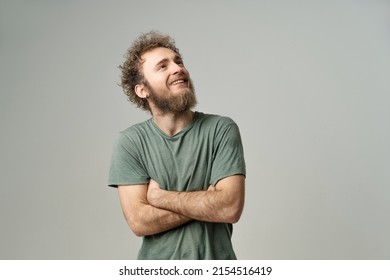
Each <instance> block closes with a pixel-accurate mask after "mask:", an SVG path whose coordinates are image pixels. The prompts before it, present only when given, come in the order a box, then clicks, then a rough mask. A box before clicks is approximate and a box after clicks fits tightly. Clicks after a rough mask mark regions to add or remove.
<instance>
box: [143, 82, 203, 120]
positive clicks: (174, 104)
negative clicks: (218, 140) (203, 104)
mask: <svg viewBox="0 0 390 280" xmlns="http://www.w3.org/2000/svg"><path fill="white" fill-rule="evenodd" d="M145 86H146V87H147V88H148V90H149V100H150V101H151V102H153V103H154V105H155V106H156V107H157V109H158V110H159V111H160V112H161V113H182V112H185V111H187V110H190V109H192V108H194V107H195V105H196V104H197V100H196V96H195V89H194V86H193V84H192V81H191V80H190V81H189V87H188V88H186V89H183V90H182V92H181V93H180V94H178V95H175V96H168V97H163V96H159V94H157V93H156V91H155V90H154V89H153V88H152V87H151V86H150V85H149V83H147V82H146V83H145Z"/></svg>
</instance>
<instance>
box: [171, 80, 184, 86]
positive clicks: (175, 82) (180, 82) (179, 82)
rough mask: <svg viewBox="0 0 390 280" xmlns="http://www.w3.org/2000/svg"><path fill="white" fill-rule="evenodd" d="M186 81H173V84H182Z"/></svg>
mask: <svg viewBox="0 0 390 280" xmlns="http://www.w3.org/2000/svg"><path fill="white" fill-rule="evenodd" d="M182 83H184V80H177V81H174V82H173V83H172V85H177V84H182Z"/></svg>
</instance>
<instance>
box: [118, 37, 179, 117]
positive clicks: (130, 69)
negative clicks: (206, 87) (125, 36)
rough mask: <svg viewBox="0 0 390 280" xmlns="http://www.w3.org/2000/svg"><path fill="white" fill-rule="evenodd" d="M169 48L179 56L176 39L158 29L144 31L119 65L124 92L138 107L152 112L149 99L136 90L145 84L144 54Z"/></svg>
mask: <svg viewBox="0 0 390 280" xmlns="http://www.w3.org/2000/svg"><path fill="white" fill-rule="evenodd" d="M159 47H163V48H167V49H170V50H172V51H174V52H175V53H177V54H178V55H179V56H181V55H180V52H179V49H178V48H176V45H175V41H174V40H173V39H172V38H171V37H170V36H168V35H162V34H161V33H160V32H158V31H150V32H148V33H142V34H141V35H140V36H139V37H138V38H137V39H136V40H135V41H134V42H133V44H132V45H131V47H130V48H129V49H128V50H127V52H126V54H125V56H124V57H125V62H124V63H123V65H121V66H119V69H121V71H122V75H121V83H120V86H121V87H122V88H123V92H124V93H125V94H126V95H127V97H128V100H129V101H130V102H132V103H134V104H135V105H136V106H137V107H139V108H141V109H143V110H145V111H149V112H150V107H149V104H148V101H147V100H146V99H145V98H140V97H138V95H137V94H136V92H135V89H134V88H135V86H136V85H137V84H141V83H143V84H145V83H146V80H145V78H144V75H143V73H142V68H141V65H142V62H143V61H142V59H141V57H142V55H143V54H145V53H146V52H148V51H150V50H153V49H155V48H159Z"/></svg>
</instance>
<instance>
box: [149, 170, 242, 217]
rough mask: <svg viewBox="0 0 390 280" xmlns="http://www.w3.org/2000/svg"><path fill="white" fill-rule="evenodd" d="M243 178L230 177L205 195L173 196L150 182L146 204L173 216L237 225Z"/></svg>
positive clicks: (197, 193)
mask: <svg viewBox="0 0 390 280" xmlns="http://www.w3.org/2000/svg"><path fill="white" fill-rule="evenodd" d="M244 198H245V177H244V176H243V175H234V176H229V177H226V178H224V179H221V180H220V181H218V183H217V184H216V185H215V186H210V187H209V189H208V191H195V192H175V191H166V190H162V189H160V187H159V185H158V183H157V182H155V181H153V180H151V181H150V183H149V187H148V190H147V201H148V203H149V204H150V205H152V206H154V207H157V208H159V209H164V210H167V211H171V212H175V213H177V214H178V215H182V216H185V217H189V218H192V219H194V220H200V221H207V222H216V223H236V222H237V221H238V220H239V219H240V217H241V213H242V210H243V208H244Z"/></svg>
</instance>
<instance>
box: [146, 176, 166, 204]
mask: <svg viewBox="0 0 390 280" xmlns="http://www.w3.org/2000/svg"><path fill="white" fill-rule="evenodd" d="M162 191H163V190H161V189H160V184H159V183H157V182H156V181H154V180H153V179H150V181H149V184H148V192H147V194H146V198H147V200H148V202H149V204H150V205H156V203H157V202H158V201H159V200H160V197H161V192H162Z"/></svg>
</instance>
